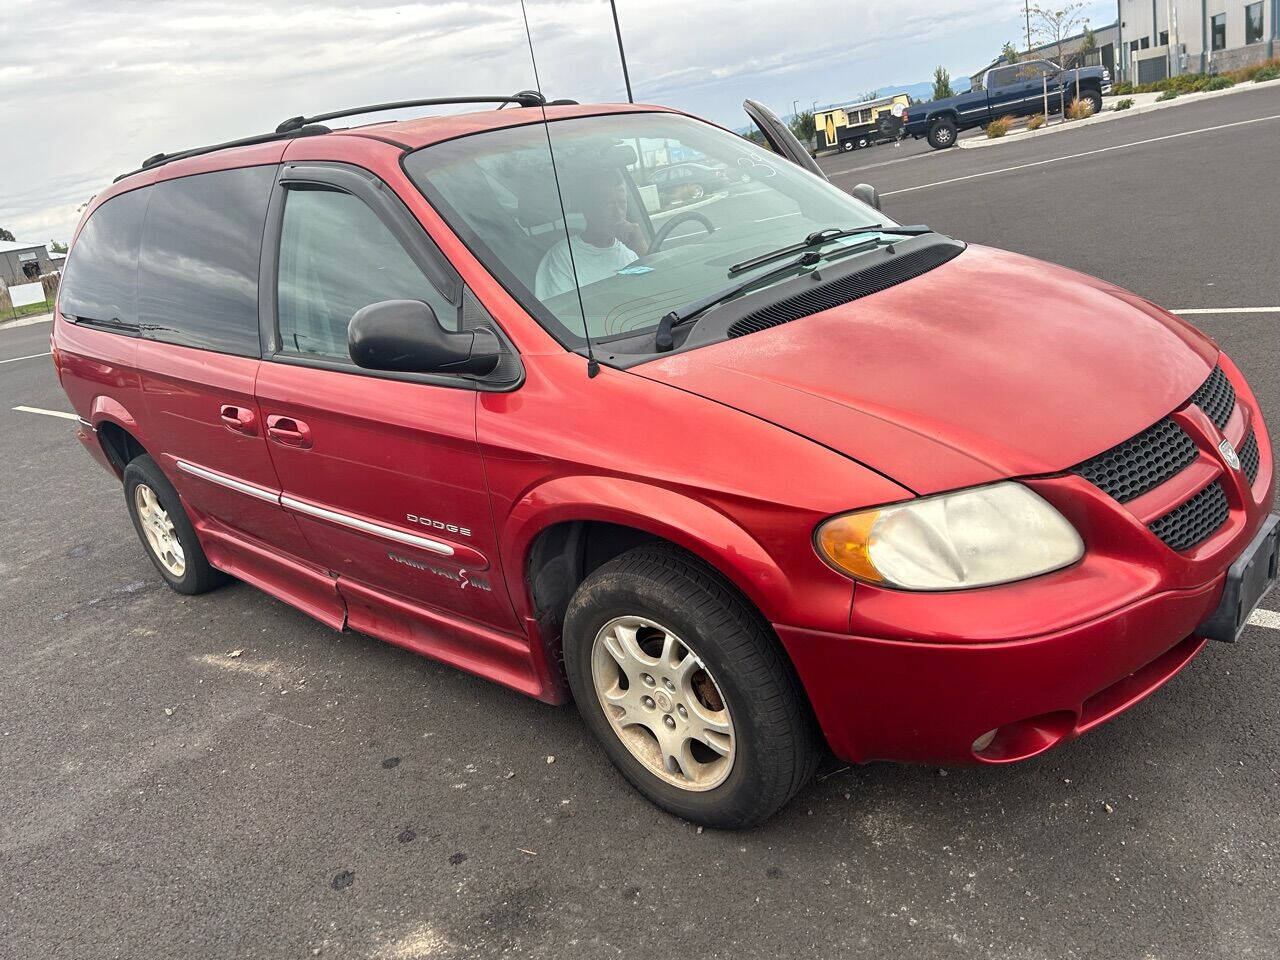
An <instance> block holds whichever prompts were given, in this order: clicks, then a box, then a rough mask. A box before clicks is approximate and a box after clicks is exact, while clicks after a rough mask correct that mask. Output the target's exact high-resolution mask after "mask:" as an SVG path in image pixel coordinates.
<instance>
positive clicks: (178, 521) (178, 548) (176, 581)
mask: <svg viewBox="0 0 1280 960" xmlns="http://www.w3.org/2000/svg"><path fill="white" fill-rule="evenodd" d="M124 499H125V505H126V507H127V508H128V510H129V519H130V520H132V521H133V529H134V530H136V531H137V533H138V539H139V540H141V541H142V546H143V547H144V548H145V549H146V551H147V556H148V557H150V558H151V562H152V563H153V564H154V565H155V568H156V569H157V570H159V571H160V576H162V577H164V582H165V583H167V584H168V585H169V586H170V587H171V588H172V589H173V590H175V591H177V592H178V593H182V594H186V595H188V596H193V595H195V594H197V593H206V592H207V591H209V590H212V589H214V588H215V587H220V586H222V584H224V583H226V582H227V581H228V580H229V579H230V577H228V576H227V575H226V574H225V573H223V572H222V571H221V570H215V569H214V568H213V567H212V566H210V565H209V560H208V558H206V557H205V555H204V549H203V548H202V547H201V546H200V541H199V539H198V538H197V537H196V531H195V528H194V527H192V525H191V521H190V519H188V517H187V511H186V510H185V509H184V508H183V506H182V500H181V499H180V498H179V497H178V491H177V490H175V489H174V488H173V484H171V483H170V482H169V479H168V478H167V477H166V476H165V475H164V473H162V472H161V470H160V467H159V466H157V465H156V462H155V461H154V460H152V459H151V458H150V457H149V456H147V455H146V454H143V455H142V456H140V457H135V458H134V459H132V460H130V461H129V465H128V466H126V467H125V468H124Z"/></svg>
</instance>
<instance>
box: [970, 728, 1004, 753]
mask: <svg viewBox="0 0 1280 960" xmlns="http://www.w3.org/2000/svg"><path fill="white" fill-rule="evenodd" d="M999 732H1000V730H999V728H997V729H995V730H988V731H987V732H986V733H984V734H983V735H982V736H980V737H979V738H978V739H977V740H975V741H973V752H974V753H981V752H982V751H983V750H985V749H987V747H989V746H991V741H992V740H994V739H995V738H996V734H997V733H999Z"/></svg>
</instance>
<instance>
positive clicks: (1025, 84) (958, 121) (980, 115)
mask: <svg viewBox="0 0 1280 960" xmlns="http://www.w3.org/2000/svg"><path fill="white" fill-rule="evenodd" d="M1045 79H1048V81H1049V111H1050V112H1051V113H1052V112H1056V111H1058V110H1060V109H1061V108H1062V97H1063V94H1064V93H1065V94H1066V97H1067V103H1070V102H1071V101H1072V100H1075V99H1076V98H1079V99H1081V100H1088V101H1091V102H1092V103H1093V112H1094V113H1097V112H1098V111H1099V110H1101V109H1102V95H1103V94H1104V93H1109V92H1110V91H1111V72H1110V71H1109V70H1107V69H1106V68H1105V67H1079V68H1075V67H1073V68H1071V69H1068V70H1063V69H1062V68H1061V67H1059V66H1058V65H1057V64H1056V63H1051V62H1050V61H1048V60H1027V61H1024V62H1023V63H1013V64H1003V65H1001V66H998V67H992V68H991V69H990V70H988V71H987V72H986V73H985V74H984V75H983V78H982V85H981V87H975V88H974V89H972V90H970V91H969V92H968V93H962V94H960V95H959V96H955V97H947V98H946V99H945V100H931V101H930V102H928V103H913V104H912V105H911V106H910V107H908V108H907V112H906V114H904V115H903V118H902V119H903V129H904V130H905V131H906V132H907V133H909V134H910V135H911V136H913V137H915V138H916V139H917V140H918V139H920V138H921V137H927V138H928V140H929V146H931V147H933V148H934V149H935V150H945V149H946V148H947V147H950V146H954V145H955V142H956V135H957V134H958V133H959V132H960V131H961V130H968V129H970V128H971V127H979V126H983V125H985V124H986V123H987V122H989V121H991V120H994V119H995V118H996V117H1008V116H1013V117H1028V116H1031V114H1033V113H1043V112H1044V108H1045V103H1044V94H1045V87H1044V80H1045Z"/></svg>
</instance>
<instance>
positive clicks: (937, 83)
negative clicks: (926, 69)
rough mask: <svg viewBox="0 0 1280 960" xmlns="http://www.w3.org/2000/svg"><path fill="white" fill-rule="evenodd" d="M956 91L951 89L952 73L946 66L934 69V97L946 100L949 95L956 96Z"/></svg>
mask: <svg viewBox="0 0 1280 960" xmlns="http://www.w3.org/2000/svg"><path fill="white" fill-rule="evenodd" d="M955 95H956V92H955V91H954V90H952V89H951V74H950V73H948V72H947V68H946V67H938V68H937V69H935V70H934V71H933V99H934V100H945V99H946V98H947V97H954V96H955Z"/></svg>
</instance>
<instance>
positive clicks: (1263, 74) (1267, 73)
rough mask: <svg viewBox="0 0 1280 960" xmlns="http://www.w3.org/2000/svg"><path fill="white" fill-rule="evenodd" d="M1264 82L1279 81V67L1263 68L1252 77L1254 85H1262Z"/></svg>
mask: <svg viewBox="0 0 1280 960" xmlns="http://www.w3.org/2000/svg"><path fill="white" fill-rule="evenodd" d="M1264 80H1280V67H1263V68H1262V69H1261V70H1259V71H1258V72H1257V73H1255V74H1254V75H1253V82H1254V83H1262V81H1264Z"/></svg>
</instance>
